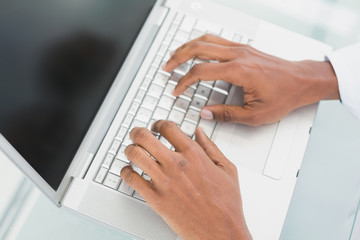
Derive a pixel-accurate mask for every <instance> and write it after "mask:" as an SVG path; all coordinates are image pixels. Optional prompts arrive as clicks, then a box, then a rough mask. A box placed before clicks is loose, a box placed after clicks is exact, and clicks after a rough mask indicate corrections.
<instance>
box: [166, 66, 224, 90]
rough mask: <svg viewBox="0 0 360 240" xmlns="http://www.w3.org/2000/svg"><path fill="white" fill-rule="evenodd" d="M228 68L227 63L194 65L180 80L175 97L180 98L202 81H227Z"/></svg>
mask: <svg viewBox="0 0 360 240" xmlns="http://www.w3.org/2000/svg"><path fill="white" fill-rule="evenodd" d="M228 67H229V64H228V63H227V62H224V63H201V64H196V65H194V66H193V67H192V68H191V69H190V71H189V72H188V73H187V74H186V75H185V76H184V77H182V78H181V79H180V80H179V82H178V84H177V86H176V87H175V90H174V92H173V95H174V96H179V95H180V94H182V93H183V92H184V91H185V90H186V89H187V88H188V87H190V86H191V85H193V84H194V83H196V82H198V81H200V80H204V81H215V80H218V79H227V78H228V77H227V76H228V74H229V73H228Z"/></svg>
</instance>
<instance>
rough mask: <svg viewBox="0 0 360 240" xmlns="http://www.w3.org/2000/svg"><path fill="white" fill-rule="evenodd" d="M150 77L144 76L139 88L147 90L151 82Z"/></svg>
mask: <svg viewBox="0 0 360 240" xmlns="http://www.w3.org/2000/svg"><path fill="white" fill-rule="evenodd" d="M151 79H152V78H149V77H146V78H145V79H144V81H143V82H142V84H141V86H140V88H141V89H142V90H144V91H147V90H148V88H149V86H150V84H151Z"/></svg>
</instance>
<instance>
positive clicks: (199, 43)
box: [189, 41, 203, 51]
mask: <svg viewBox="0 0 360 240" xmlns="http://www.w3.org/2000/svg"><path fill="white" fill-rule="evenodd" d="M202 44H203V43H202V42H199V41H198V42H194V43H193V44H191V45H190V46H189V49H190V50H191V51H195V50H197V49H199V48H201V45H202Z"/></svg>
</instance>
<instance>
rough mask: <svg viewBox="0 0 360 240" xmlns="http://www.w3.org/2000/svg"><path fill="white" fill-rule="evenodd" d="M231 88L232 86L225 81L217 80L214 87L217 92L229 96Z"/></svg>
mask: <svg viewBox="0 0 360 240" xmlns="http://www.w3.org/2000/svg"><path fill="white" fill-rule="evenodd" d="M230 88H231V84H230V83H228V82H225V81H223V80H217V81H216V83H215V86H214V90H215V91H218V92H221V93H223V94H225V95H228V94H229V91H230Z"/></svg>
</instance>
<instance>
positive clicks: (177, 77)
mask: <svg viewBox="0 0 360 240" xmlns="http://www.w3.org/2000/svg"><path fill="white" fill-rule="evenodd" d="M182 77H183V75H182V74H179V73H177V72H173V73H172V74H171V77H170V79H169V81H171V82H172V83H173V84H174V85H177V84H178V82H179V80H180V79H181V78H182Z"/></svg>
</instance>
